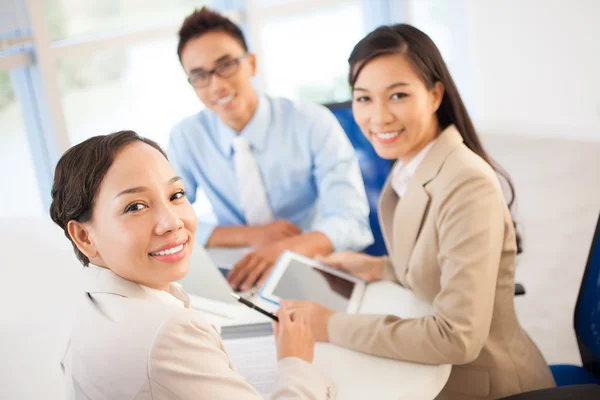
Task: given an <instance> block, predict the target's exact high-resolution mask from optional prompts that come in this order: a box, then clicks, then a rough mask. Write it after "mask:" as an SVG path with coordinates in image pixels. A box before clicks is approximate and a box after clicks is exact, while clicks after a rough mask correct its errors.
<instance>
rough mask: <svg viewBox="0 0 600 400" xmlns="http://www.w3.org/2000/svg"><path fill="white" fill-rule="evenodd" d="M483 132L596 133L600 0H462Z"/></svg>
mask: <svg viewBox="0 0 600 400" xmlns="http://www.w3.org/2000/svg"><path fill="white" fill-rule="evenodd" d="M465 9H466V13H467V21H468V25H469V30H468V35H467V37H468V38H469V41H470V43H469V46H470V47H471V57H472V60H471V66H472V68H471V70H472V71H473V73H474V75H475V76H474V79H475V83H476V84H475V85H473V86H474V87H475V96H474V97H475V99H476V101H477V106H476V113H475V114H474V117H475V122H476V125H477V127H478V128H479V131H480V132H481V133H484V134H488V133H490V134H517V135H531V136H554V137H563V138H568V139H585V140H598V141H600V1H598V0H466V4H465Z"/></svg>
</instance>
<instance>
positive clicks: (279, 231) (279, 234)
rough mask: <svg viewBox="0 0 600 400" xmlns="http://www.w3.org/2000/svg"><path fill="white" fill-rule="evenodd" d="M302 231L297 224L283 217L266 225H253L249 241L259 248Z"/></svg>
mask: <svg viewBox="0 0 600 400" xmlns="http://www.w3.org/2000/svg"><path fill="white" fill-rule="evenodd" d="M301 233H302V230H301V229H300V228H298V227H297V226H296V225H294V224H292V223H291V222H289V221H286V220H283V219H282V220H279V221H275V222H271V223H270V224H266V225H257V226H252V232H251V235H250V237H249V238H248V242H249V243H250V245H251V246H254V247H257V248H258V247H261V246H265V245H269V244H271V243H274V242H278V241H280V240H282V239H286V238H289V237H293V236H297V235H300V234H301Z"/></svg>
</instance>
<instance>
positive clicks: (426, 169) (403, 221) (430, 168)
mask: <svg viewBox="0 0 600 400" xmlns="http://www.w3.org/2000/svg"><path fill="white" fill-rule="evenodd" d="M461 144H462V136H461V135H460V133H459V132H458V130H457V129H456V128H455V127H454V125H451V126H449V127H448V128H446V129H445V130H444V131H443V132H442V133H441V134H440V136H438V138H437V140H436V142H435V143H434V145H433V146H432V147H431V149H430V150H429V152H428V153H427V155H426V156H425V158H424V159H423V161H422V163H421V165H419V167H418V168H417V170H416V172H415V175H414V176H413V177H412V179H411V181H410V183H409V185H408V188H407V189H406V193H405V195H404V197H402V199H399V198H398V196H397V195H396V193H395V192H394V190H393V188H392V187H391V183H390V181H391V174H390V177H388V180H387V182H386V185H385V187H384V189H383V191H382V193H381V199H380V209H381V213H380V225H381V226H382V227H383V229H382V232H383V237H384V240H385V244H386V247H387V249H388V252H389V253H390V258H391V260H392V264H393V265H394V269H395V270H396V274H397V275H398V276H397V277H398V279H399V280H400V281H401V282H402V283H403V284H404V285H406V280H405V276H406V274H407V272H408V271H407V270H408V263H409V261H410V257H411V255H412V251H413V248H414V246H415V243H416V241H417V239H418V237H419V233H420V232H421V228H422V226H423V222H424V218H425V214H426V212H427V209H428V206H429V203H430V197H429V193H428V192H427V188H426V185H427V184H428V183H429V182H431V181H432V180H433V179H434V178H435V177H436V176H437V174H438V173H439V171H440V169H441V168H442V165H443V164H444V162H445V161H446V158H447V157H448V155H449V154H450V153H451V152H452V150H454V149H455V148H456V147H458V146H459V145H461ZM392 210H393V211H392Z"/></svg>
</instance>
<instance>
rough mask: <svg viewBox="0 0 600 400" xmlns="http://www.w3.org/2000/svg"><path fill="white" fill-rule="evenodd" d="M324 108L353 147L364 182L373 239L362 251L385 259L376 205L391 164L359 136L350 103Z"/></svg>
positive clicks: (361, 135)
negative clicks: (338, 124)
mask: <svg viewBox="0 0 600 400" xmlns="http://www.w3.org/2000/svg"><path fill="white" fill-rule="evenodd" d="M325 106H326V107H327V108H329V109H330V110H331V112H333V115H335V117H336V118H337V119H338V121H339V122H340V125H342V128H344V131H345V132H346V135H348V139H350V142H351V143H352V146H354V150H355V151H356V155H357V157H358V163H359V165H360V171H361V173H362V177H363V181H364V182H365V190H366V192H367V198H368V199H369V208H370V211H371V212H370V214H369V222H370V224H371V230H372V231H373V236H374V238H375V242H374V243H373V244H372V245H371V246H369V247H367V248H366V249H365V253H367V254H371V255H374V256H380V255H385V254H387V251H386V248H385V243H384V241H383V237H382V235H381V228H380V227H379V220H378V215H377V202H378V200H379V194H380V193H381V189H382V188H383V185H384V184H385V180H386V179H387V176H388V174H389V172H390V169H391V166H392V162H391V161H389V160H385V159H383V158H381V157H379V156H378V155H377V153H376V152H375V150H374V149H373V146H372V145H371V143H370V142H369V141H368V140H367V138H366V137H365V136H364V135H363V133H362V132H361V130H360V128H359V127H358V125H357V124H356V122H355V121H354V116H353V115H352V103H351V102H346V103H335V104H325Z"/></svg>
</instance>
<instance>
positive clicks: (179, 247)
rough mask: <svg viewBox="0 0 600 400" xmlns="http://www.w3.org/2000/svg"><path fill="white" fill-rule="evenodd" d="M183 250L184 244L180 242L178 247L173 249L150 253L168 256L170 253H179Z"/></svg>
mask: <svg viewBox="0 0 600 400" xmlns="http://www.w3.org/2000/svg"><path fill="white" fill-rule="evenodd" d="M181 250H183V244H180V245H179V246H177V247H173V248H171V249H166V250H163V251H157V252H156V253H150V255H151V256H166V255H169V254H175V253H179V252H180V251H181Z"/></svg>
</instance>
